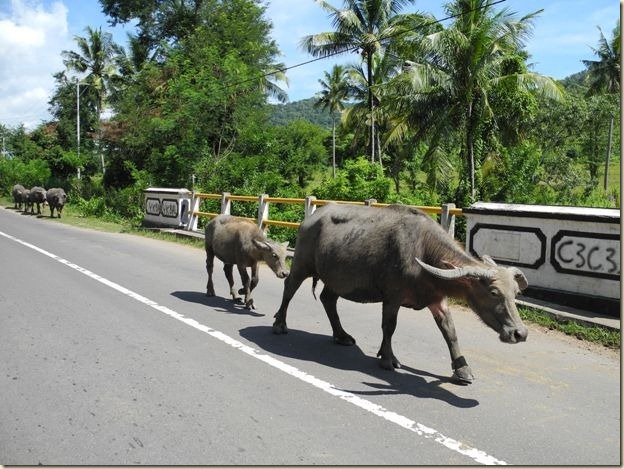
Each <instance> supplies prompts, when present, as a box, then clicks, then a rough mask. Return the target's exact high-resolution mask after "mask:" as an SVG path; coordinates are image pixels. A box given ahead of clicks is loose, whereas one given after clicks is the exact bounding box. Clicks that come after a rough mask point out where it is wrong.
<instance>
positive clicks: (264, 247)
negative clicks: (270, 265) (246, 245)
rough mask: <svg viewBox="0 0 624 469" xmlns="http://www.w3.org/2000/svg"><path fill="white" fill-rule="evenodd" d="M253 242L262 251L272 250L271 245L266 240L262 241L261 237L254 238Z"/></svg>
mask: <svg viewBox="0 0 624 469" xmlns="http://www.w3.org/2000/svg"><path fill="white" fill-rule="evenodd" d="M252 242H253V243H254V245H255V246H256V247H257V248H258V249H260V250H261V251H270V250H271V246H270V245H269V243H267V242H266V241H261V240H259V239H253V240H252Z"/></svg>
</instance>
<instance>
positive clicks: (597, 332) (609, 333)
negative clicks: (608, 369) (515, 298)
mask: <svg viewBox="0 0 624 469" xmlns="http://www.w3.org/2000/svg"><path fill="white" fill-rule="evenodd" d="M518 313H519V314H520V317H521V318H522V320H523V321H526V322H530V323H533V324H537V325H539V326H542V327H546V328H548V329H550V330H556V331H559V332H563V333H564V334H566V335H569V336H573V337H576V338H577V339H579V340H584V341H587V342H593V343H597V344H601V345H603V346H605V347H607V348H611V349H619V348H620V331H619V330H614V329H609V328H607V327H602V326H589V325H587V324H582V323H579V322H576V321H572V320H559V319H556V318H554V317H552V316H550V315H548V314H546V313H545V312H544V311H542V310H540V309H538V308H529V307H526V306H522V307H520V308H518Z"/></svg>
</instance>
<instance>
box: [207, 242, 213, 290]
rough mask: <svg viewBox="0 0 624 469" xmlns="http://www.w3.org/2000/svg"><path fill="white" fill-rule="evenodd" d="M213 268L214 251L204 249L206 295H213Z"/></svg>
mask: <svg viewBox="0 0 624 469" xmlns="http://www.w3.org/2000/svg"><path fill="white" fill-rule="evenodd" d="M213 268H214V252H212V250H206V272H208V283H206V296H215V291H214V284H213V283H212V269H213Z"/></svg>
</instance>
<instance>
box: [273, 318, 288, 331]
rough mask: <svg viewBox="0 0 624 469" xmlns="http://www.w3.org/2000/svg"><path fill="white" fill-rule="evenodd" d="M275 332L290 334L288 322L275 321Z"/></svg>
mask: <svg viewBox="0 0 624 469" xmlns="http://www.w3.org/2000/svg"><path fill="white" fill-rule="evenodd" d="M273 334H288V328H287V327H286V323H285V322H277V321H275V322H274V323H273Z"/></svg>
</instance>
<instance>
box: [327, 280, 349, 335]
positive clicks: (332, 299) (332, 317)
mask: <svg viewBox="0 0 624 469" xmlns="http://www.w3.org/2000/svg"><path fill="white" fill-rule="evenodd" d="M321 303H323V308H325V312H326V313H327V317H328V318H329V323H330V324H331V327H332V331H333V335H334V340H335V341H336V343H338V344H340V345H355V339H354V338H353V337H351V336H350V335H349V334H347V333H346V332H345V330H344V329H343V328H342V324H340V318H339V317H338V310H337V308H336V304H337V303H338V295H336V293H334V292H333V291H332V290H330V289H329V288H327V285H325V286H324V287H323V291H322V292H321Z"/></svg>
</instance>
